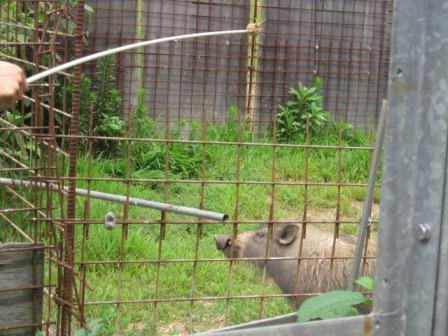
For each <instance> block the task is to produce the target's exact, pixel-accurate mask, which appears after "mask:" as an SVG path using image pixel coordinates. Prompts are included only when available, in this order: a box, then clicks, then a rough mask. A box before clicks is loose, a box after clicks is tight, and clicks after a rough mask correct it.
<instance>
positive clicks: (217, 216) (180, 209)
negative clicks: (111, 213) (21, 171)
mask: <svg viewBox="0 0 448 336" xmlns="http://www.w3.org/2000/svg"><path fill="white" fill-rule="evenodd" d="M0 185H10V186H25V187H29V188H38V189H45V188H48V187H50V189H51V190H54V191H60V188H59V187H58V186H57V185H55V184H53V183H43V182H32V181H28V180H18V179H11V178H4V177H0ZM63 190H65V191H68V188H67V187H63ZM76 194H77V195H79V196H89V197H92V198H96V199H102V200H105V201H111V202H116V203H126V202H128V201H129V204H132V205H136V206H140V207H143V208H150V209H156V210H160V211H167V212H174V213H177V214H181V215H187V216H193V217H199V218H204V219H210V220H213V221H220V222H222V221H225V220H227V219H228V218H229V216H228V215H226V214H223V213H219V212H214V211H208V210H202V209H197V208H190V207H184V206H180V205H173V204H168V203H162V202H155V201H148V200H144V199H141V198H135V197H129V198H127V197H126V196H122V195H115V194H109V193H104V192H100V191H94V190H87V189H81V188H76Z"/></svg>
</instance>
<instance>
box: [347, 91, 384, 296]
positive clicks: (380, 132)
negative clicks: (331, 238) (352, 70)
mask: <svg viewBox="0 0 448 336" xmlns="http://www.w3.org/2000/svg"><path fill="white" fill-rule="evenodd" d="M386 114H387V101H386V100H383V104H382V106H381V113H380V119H379V120H378V129H377V133H376V139H375V148H374V149H373V154H372V161H371V162H370V172H369V180H368V182H367V192H366V197H365V199H364V204H363V207H362V215H361V221H360V223H359V231H358V239H357V241H356V249H355V256H354V259H353V264H352V270H351V273H350V281H349V283H348V290H354V288H355V285H354V282H355V281H356V279H358V275H359V267H360V265H361V258H362V251H363V248H364V241H365V240H366V234H367V226H368V225H369V219H370V214H371V213H372V203H373V192H374V190H375V179H376V174H377V170H378V162H379V158H380V153H381V147H382V146H383V138H384V128H385V127H384V126H385V123H386Z"/></svg>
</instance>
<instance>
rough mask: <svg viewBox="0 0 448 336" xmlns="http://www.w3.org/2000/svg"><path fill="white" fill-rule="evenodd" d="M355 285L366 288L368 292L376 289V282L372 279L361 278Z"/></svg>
mask: <svg viewBox="0 0 448 336" xmlns="http://www.w3.org/2000/svg"><path fill="white" fill-rule="evenodd" d="M355 284H357V285H360V286H361V287H364V288H366V289H367V290H370V291H373V290H374V289H375V280H374V279H372V278H371V277H366V276H365V277H360V278H359V279H358V280H356V281H355Z"/></svg>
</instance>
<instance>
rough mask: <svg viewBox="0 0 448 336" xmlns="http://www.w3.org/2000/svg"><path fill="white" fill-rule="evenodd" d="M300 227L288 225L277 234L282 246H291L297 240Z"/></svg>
mask: <svg viewBox="0 0 448 336" xmlns="http://www.w3.org/2000/svg"><path fill="white" fill-rule="evenodd" d="M298 231H299V227H298V226H297V225H292V224H290V225H286V226H284V227H282V228H281V229H280V230H279V231H278V234H277V241H278V242H279V243H280V244H281V245H289V244H291V243H292V242H294V240H296V238H297V232H298Z"/></svg>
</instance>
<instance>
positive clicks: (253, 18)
mask: <svg viewBox="0 0 448 336" xmlns="http://www.w3.org/2000/svg"><path fill="white" fill-rule="evenodd" d="M249 6H250V8H249V22H252V23H258V22H260V21H261V20H262V6H263V0H251V1H250V5H249ZM248 39H249V40H248V47H247V81H246V121H247V124H248V126H249V128H250V130H251V131H253V129H254V121H255V108H256V100H257V75H258V61H259V55H260V41H261V38H260V34H251V35H249V37H248Z"/></svg>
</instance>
